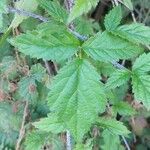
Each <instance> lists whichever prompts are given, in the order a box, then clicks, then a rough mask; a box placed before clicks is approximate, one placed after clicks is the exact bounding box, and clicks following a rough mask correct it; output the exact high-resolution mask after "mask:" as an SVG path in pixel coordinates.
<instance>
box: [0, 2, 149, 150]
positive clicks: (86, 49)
mask: <svg viewBox="0 0 150 150" xmlns="http://www.w3.org/2000/svg"><path fill="white" fill-rule="evenodd" d="M98 2H99V0H85V1H82V0H76V1H75V4H74V6H73V8H72V10H71V12H70V13H68V12H67V11H66V9H64V7H62V6H61V5H60V2H58V1H57V0H53V1H51V0H30V1H29V0H20V1H18V2H15V5H14V7H15V8H16V9H21V10H25V11H30V12H33V11H36V10H37V12H39V13H41V14H42V13H45V12H46V13H45V16H48V17H49V18H48V21H47V22H44V23H39V22H38V21H35V20H32V19H31V18H28V16H22V15H20V14H18V13H15V15H14V18H13V19H12V18H10V19H11V20H12V21H11V23H10V24H9V27H8V29H6V30H5V29H4V31H6V32H5V33H4V35H3V37H2V38H1V42H0V44H1V49H2V51H3V50H4V49H6V47H5V45H9V46H10V45H11V46H14V48H15V55H16V57H17V60H16V59H14V57H12V56H7V57H3V59H2V60H1V64H0V79H1V82H0V85H1V88H0V100H1V101H2V102H1V105H2V106H1V105H0V111H1V110H2V113H1V116H0V119H1V120H2V123H3V125H1V124H0V130H2V135H1V134H0V136H2V137H3V138H1V139H2V140H1V141H0V142H1V143H2V144H1V145H2V148H5V147H6V146H7V145H8V144H7V143H12V145H11V147H14V145H15V142H16V140H17V138H18V135H19V128H20V126H21V121H22V118H21V117H22V116H23V115H24V114H23V109H22V108H23V106H24V102H26V101H29V110H30V117H29V118H30V121H29V123H28V124H27V127H26V130H27V134H26V137H25V142H23V144H22V147H23V149H26V150H29V149H30V150H40V149H42V148H43V149H44V148H47V149H50V148H52V149H59V150H60V149H62V150H63V149H65V146H64V144H63V142H62V140H61V138H60V137H61V135H65V133H66V132H67V131H69V132H70V133H71V139H72V147H73V148H74V149H75V150H88V149H89V150H91V149H92V148H93V147H94V146H95V145H96V146H97V144H98V147H100V148H101V149H103V150H114V149H118V150H123V149H125V148H124V146H123V145H122V140H120V138H121V137H123V140H124V138H125V137H130V138H129V139H130V140H132V135H133V134H132V133H131V132H130V131H129V130H128V129H127V127H126V126H125V125H124V124H123V122H121V121H120V119H118V116H119V115H120V116H121V118H123V119H124V118H125V119H124V120H125V121H126V122H128V121H129V119H130V117H129V116H133V115H135V114H136V113H137V112H136V111H135V110H134V109H133V107H132V106H131V105H130V104H129V103H128V102H125V101H123V99H124V98H125V96H126V93H128V91H129V90H130V91H132V94H133V96H134V99H135V100H137V101H138V102H139V103H141V105H142V106H143V107H144V109H147V110H149V109H150V100H149V99H150V78H149V77H150V75H149V72H150V53H148V52H147V51H146V46H148V45H149V44H150V28H149V27H148V26H145V25H144V24H140V23H131V24H125V25H122V24H121V21H122V18H123V14H122V7H124V6H123V5H121V4H119V5H118V6H115V7H114V8H112V10H111V11H110V12H109V13H108V14H107V15H106V16H105V19H104V26H105V30H103V31H102V30H100V27H99V24H98V23H95V22H94V21H93V20H92V19H91V20H90V19H86V17H83V16H82V15H83V14H86V13H87V12H89V11H90V10H91V9H92V8H95V7H96V5H97V4H98ZM121 2H122V4H124V5H125V6H126V7H127V8H129V9H130V10H133V6H132V3H131V1H130V0H122V1H121ZM8 3H9V1H6V0H2V2H0V15H1V17H4V18H5V13H6V15H7V13H8V11H9V9H8ZM38 7H39V8H38ZM37 8H38V9H37ZM72 22H74V25H75V27H74V29H75V30H76V31H77V32H74V31H72V30H71V29H69V27H68V26H69V25H70V24H71V23H72ZM28 24H34V25H35V26H33V27H31V28H29V27H28V26H29V25H28ZM0 25H1V26H0V28H3V22H1V23H0ZM18 26H19V27H20V31H22V32H24V33H21V34H20V35H18V34H17V36H15V37H11V36H10V38H9V39H8V42H9V44H8V43H7V41H6V38H7V37H8V36H9V33H10V31H11V30H13V31H16V30H17V31H18V28H17V27H18ZM27 30H28V31H27ZM78 33H79V34H83V35H80V36H78ZM85 36H86V38H85ZM1 49H0V50H1ZM8 49H9V48H8ZM10 49H11V48H10ZM18 51H19V52H21V53H20V54H18ZM8 53H10V52H8ZM12 55H14V54H12ZM42 60H44V61H53V62H56V63H57V64H59V66H60V70H58V72H57V75H56V76H55V77H54V79H52V83H51V82H49V80H50V79H49V78H50V77H49V76H48V74H47V73H46V69H45V68H44V67H43V62H42ZM122 60H123V61H127V62H129V63H131V65H130V66H127V67H126V66H123V65H121V64H119V62H120V61H122ZM26 64H28V65H26ZM130 95H131V92H130ZM136 115H137V116H138V114H136ZM7 116H9V118H7ZM42 117H45V118H42ZM6 118H7V119H6ZM39 118H42V119H40V121H38V119H39ZM12 122H13V124H12ZM30 122H34V123H32V125H31V124H30ZM6 125H7V126H6ZM94 129H95V130H96V132H102V134H98V133H96V135H95V136H94V135H93V134H94ZM7 136H9V137H10V136H13V138H11V140H10V141H6V139H7V140H8V138H7ZM3 139H4V140H3ZM12 139H13V140H12ZM101 139H102V141H101ZM99 140H100V141H101V142H99ZM95 142H96V144H95Z"/></svg>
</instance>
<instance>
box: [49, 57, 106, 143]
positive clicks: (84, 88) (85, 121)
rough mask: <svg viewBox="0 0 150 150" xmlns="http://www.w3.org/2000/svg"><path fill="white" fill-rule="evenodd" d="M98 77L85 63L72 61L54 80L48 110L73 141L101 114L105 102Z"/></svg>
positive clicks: (91, 67) (76, 60)
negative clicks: (66, 130) (55, 115)
mask: <svg viewBox="0 0 150 150" xmlns="http://www.w3.org/2000/svg"><path fill="white" fill-rule="evenodd" d="M99 79H100V77H99V75H98V73H97V72H96V71H95V69H94V68H93V66H91V64H89V62H87V61H86V60H82V59H75V60H74V61H73V62H71V63H69V64H68V65H66V66H65V67H63V68H62V69H61V70H60V72H59V74H58V75H57V76H56V77H55V80H54V82H53V83H52V86H51V92H50V94H49V96H48V105H49V106H50V110H51V111H52V112H55V113H56V114H57V116H58V118H59V119H58V120H59V121H60V122H64V123H65V127H66V129H68V130H70V131H71V133H72V135H73V137H74V138H75V139H76V140H77V141H81V140H82V138H83V135H84V134H85V133H86V132H87V131H88V130H89V129H90V127H91V125H92V124H93V123H94V122H95V121H96V120H97V116H98V113H102V112H104V111H105V107H106V100H105V95H104V89H103V84H102V83H101V82H99Z"/></svg>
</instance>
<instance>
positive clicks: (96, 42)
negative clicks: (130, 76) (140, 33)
mask: <svg viewBox="0 0 150 150" xmlns="http://www.w3.org/2000/svg"><path fill="white" fill-rule="evenodd" d="M82 48H83V49H84V51H85V52H86V53H87V54H88V55H90V56H91V57H92V58H94V59H95V60H99V61H109V62H110V61H114V60H119V59H129V58H133V57H135V56H137V54H139V53H140V52H141V51H142V48H140V47H139V46H137V45H135V44H133V43H130V42H128V41H126V40H124V39H122V38H120V37H119V36H114V35H112V34H111V33H108V32H106V31H105V32H103V33H102V34H101V33H98V34H97V35H96V36H95V37H92V38H90V39H89V40H88V41H86V42H85V43H84V44H83V45H82Z"/></svg>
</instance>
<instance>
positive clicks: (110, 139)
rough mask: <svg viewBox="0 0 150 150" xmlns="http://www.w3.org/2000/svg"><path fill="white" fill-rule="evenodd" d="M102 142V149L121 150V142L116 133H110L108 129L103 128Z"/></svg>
mask: <svg viewBox="0 0 150 150" xmlns="http://www.w3.org/2000/svg"><path fill="white" fill-rule="evenodd" d="M102 137H103V142H104V143H103V144H102V146H101V148H102V150H123V149H121V147H122V146H121V143H120V139H119V136H118V135H115V134H112V133H111V132H109V131H108V130H104V131H103V133H102Z"/></svg>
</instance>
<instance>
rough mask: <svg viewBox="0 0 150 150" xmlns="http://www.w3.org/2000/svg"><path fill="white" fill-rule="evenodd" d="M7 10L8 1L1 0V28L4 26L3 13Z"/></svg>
mask: <svg viewBox="0 0 150 150" xmlns="http://www.w3.org/2000/svg"><path fill="white" fill-rule="evenodd" d="M6 12H7V1H6V0H1V2H0V28H2V27H3V14H4V13H6Z"/></svg>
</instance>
